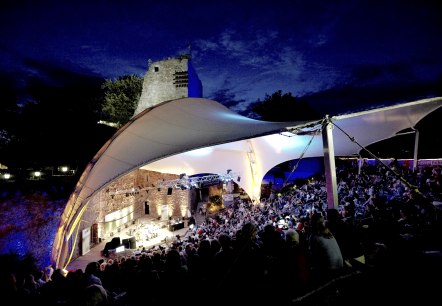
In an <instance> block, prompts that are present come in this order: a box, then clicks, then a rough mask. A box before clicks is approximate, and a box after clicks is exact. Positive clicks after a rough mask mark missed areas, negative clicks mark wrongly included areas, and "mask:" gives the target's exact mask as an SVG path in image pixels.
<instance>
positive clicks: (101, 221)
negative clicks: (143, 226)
mask: <svg viewBox="0 0 442 306" xmlns="http://www.w3.org/2000/svg"><path fill="white" fill-rule="evenodd" d="M178 178H179V176H178V175H175V174H167V173H160V172H155V171H148V170H142V169H139V170H136V171H133V172H131V173H129V174H127V175H125V176H123V177H121V178H119V179H117V180H114V181H113V182H111V183H110V184H109V185H108V186H107V187H106V188H104V189H103V190H101V191H100V192H98V193H97V194H96V195H95V196H94V197H93V198H92V199H91V201H90V202H89V204H88V207H87V209H86V211H85V213H84V214H83V216H82V222H81V223H80V228H79V231H78V233H77V235H78V236H77V243H76V247H75V251H74V257H78V256H80V255H81V254H80V253H81V252H80V249H81V241H82V239H81V232H82V230H83V229H85V228H87V227H90V228H91V232H92V234H91V235H92V237H91V244H92V245H94V244H97V243H99V241H100V239H108V238H109V237H110V235H111V233H112V234H116V233H118V231H119V230H120V231H121V230H124V227H125V226H126V225H127V224H130V223H131V222H135V221H136V220H137V219H139V218H148V219H151V220H158V221H160V220H163V221H164V219H163V218H164V215H162V212H163V209H165V207H167V215H168V217H169V218H172V219H175V218H180V219H182V218H185V217H187V211H188V210H190V207H191V205H192V203H193V202H192V201H196V198H197V196H196V190H194V189H190V190H188V189H186V190H181V189H175V188H174V189H172V193H171V194H170V195H168V189H167V188H157V187H155V186H156V183H157V182H158V181H162V180H166V181H168V180H175V179H178ZM146 205H148V206H149V211H148V214H147V213H146V210H145V207H146ZM116 211H119V212H120V215H119V216H117V217H116V218H118V220H114V221H112V222H105V216H106V215H109V214H111V213H113V212H116ZM131 212H132V213H131Z"/></svg>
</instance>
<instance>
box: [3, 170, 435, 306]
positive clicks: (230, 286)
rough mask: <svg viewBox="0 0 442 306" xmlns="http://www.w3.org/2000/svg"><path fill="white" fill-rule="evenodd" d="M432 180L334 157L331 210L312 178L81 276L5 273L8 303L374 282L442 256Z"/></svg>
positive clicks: (296, 298) (307, 291) (228, 296)
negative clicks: (426, 256)
mask: <svg viewBox="0 0 442 306" xmlns="http://www.w3.org/2000/svg"><path fill="white" fill-rule="evenodd" d="M441 177H442V173H441V167H440V166H438V165H436V166H429V167H419V168H417V169H416V170H415V171H414V170H413V169H411V168H409V167H406V166H402V165H399V164H398V163H395V162H392V163H390V164H389V165H388V166H385V165H384V164H381V163H376V164H373V165H369V164H365V165H364V166H363V167H362V168H358V165H357V164H355V163H352V162H346V163H342V164H339V165H338V169H337V184H338V199H339V205H338V207H333V208H330V207H328V204H327V194H326V185H325V184H326V181H325V178H324V176H322V175H320V176H317V177H315V178H312V179H310V180H308V181H306V183H305V184H303V185H300V186H295V185H293V186H291V187H290V188H285V191H284V192H281V193H277V192H273V193H272V194H271V195H270V196H269V197H268V198H262V199H261V201H260V203H252V202H250V201H242V200H239V201H236V202H235V203H234V204H233V205H232V206H230V207H225V208H224V209H222V210H220V211H218V212H217V213H216V214H206V215H205V216H204V221H203V222H201V223H197V224H195V225H194V226H193V227H192V229H191V230H189V232H188V233H187V235H186V236H185V237H180V238H179V239H177V240H176V241H173V242H171V243H170V244H169V245H167V246H163V245H157V246H154V247H151V248H149V249H145V248H143V249H141V250H139V251H138V252H136V253H134V254H133V255H130V256H123V257H121V258H113V259H112V258H103V259H100V260H99V261H97V262H90V263H89V264H88V265H87V267H86V268H85V269H84V271H83V270H82V269H77V270H74V271H63V270H62V269H55V270H54V269H51V268H50V267H48V269H47V271H44V270H40V269H34V270H31V271H30V270H22V271H6V270H4V271H3V272H2V279H1V281H2V284H1V288H2V289H0V290H2V291H4V292H3V293H2V294H3V296H4V297H8V300H9V301H12V303H11V305H28V304H31V303H37V302H39V303H40V302H41V304H44V305H60V304H63V305H121V306H135V305H150V304H153V303H177V304H186V305H199V304H226V303H229V304H239V303H247V304H249V303H250V304H251V303H260V304H263V303H272V304H275V305H281V304H283V305H294V304H295V303H296V302H302V301H303V297H307V296H311V295H312V294H314V293H315V292H319V289H320V288H324V286H327V285H328V284H331V283H336V280H339V279H341V280H343V279H346V278H351V279H353V280H357V279H360V278H357V277H358V275H361V274H364V273H366V274H370V275H375V276H376V277H379V274H372V273H373V272H372V271H379V269H381V268H382V269H385V268H386V266H387V265H390V264H391V263H392V262H394V261H395V262H396V263H397V264H398V265H399V263H400V264H404V263H406V264H407V265H411V264H412V260H420V258H421V257H420V256H421V254H423V253H425V252H427V251H440V249H441V246H442V244H441V239H440V238H439V234H438V231H439V229H440V217H439V214H440V212H439V209H438V206H437V205H435V203H438V201H439V200H440V196H441V192H442V189H441V183H442V179H441ZM397 258H400V259H399V260H396V259H397ZM395 271H396V270H395ZM5 272H8V273H5ZM371 281H373V278H370V282H371ZM365 284H366V285H369V284H368V283H365ZM342 290H343V289H341V291H342ZM367 290H369V289H367ZM334 293H336V292H334ZM375 293H376V292H375ZM375 293H373V294H375ZM352 296H353V295H352ZM306 300H307V298H305V299H304V301H306ZM341 302H342V300H341ZM328 304H330V301H328Z"/></svg>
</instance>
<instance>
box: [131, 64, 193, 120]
mask: <svg viewBox="0 0 442 306" xmlns="http://www.w3.org/2000/svg"><path fill="white" fill-rule="evenodd" d="M187 97H199V98H200V97H202V85H201V81H200V80H199V78H198V76H197V74H196V72H195V69H193V66H192V65H191V63H190V59H189V57H188V56H180V57H177V58H169V59H166V60H161V61H157V62H153V63H151V62H150V63H149V67H148V71H147V73H146V74H145V76H144V81H143V89H142V92H141V96H140V100H139V101H138V105H137V108H136V110H135V113H134V115H136V114H138V113H141V112H142V111H143V110H145V109H146V108H149V107H152V106H154V105H156V104H159V103H161V102H164V101H169V100H174V99H179V98H187Z"/></svg>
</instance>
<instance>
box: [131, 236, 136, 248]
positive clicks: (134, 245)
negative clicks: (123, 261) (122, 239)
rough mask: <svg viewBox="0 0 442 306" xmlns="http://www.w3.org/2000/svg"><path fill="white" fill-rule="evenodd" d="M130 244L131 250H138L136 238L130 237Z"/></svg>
mask: <svg viewBox="0 0 442 306" xmlns="http://www.w3.org/2000/svg"><path fill="white" fill-rule="evenodd" d="M129 242H130V248H131V249H136V248H137V240H136V239H135V237H130V238H129Z"/></svg>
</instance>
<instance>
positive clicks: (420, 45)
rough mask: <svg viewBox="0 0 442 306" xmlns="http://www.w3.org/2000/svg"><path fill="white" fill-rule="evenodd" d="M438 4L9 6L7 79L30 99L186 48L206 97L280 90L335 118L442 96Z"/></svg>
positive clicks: (241, 106) (141, 68)
mask: <svg viewBox="0 0 442 306" xmlns="http://www.w3.org/2000/svg"><path fill="white" fill-rule="evenodd" d="M437 3H438V1H427V0H419V1H400V0H397V1H396V0H393V1H391V0H387V1H293V0H290V1H115V0H110V1H104V0H103V1H90V0H88V1H83V0H75V1H8V2H7V3H6V4H5V3H3V4H1V10H0V23H1V26H0V38H1V39H0V45H1V47H0V57H1V59H2V60H1V61H0V80H2V83H3V86H8V88H10V89H13V93H12V94H13V95H14V96H15V97H17V98H18V100H17V101H19V102H24V101H29V100H33V99H34V98H33V97H32V94H30V93H29V86H35V84H39V85H42V84H43V85H44V86H45V88H46V89H48V88H49V90H50V88H58V87H63V86H64V85H65V84H72V83H76V82H77V83H79V84H84V83H94V82H95V83H102V82H103V80H104V79H115V78H117V77H119V76H122V75H128V74H136V75H139V76H143V75H144V74H145V73H146V71H147V62H148V60H149V59H150V60H153V61H156V60H161V59H164V58H167V57H173V56H177V55H179V54H183V53H186V52H188V51H189V46H190V50H191V55H192V60H193V64H194V67H195V69H196V71H197V73H198V75H199V77H200V79H201V81H202V83H203V88H204V97H206V98H214V97H216V98H217V101H219V102H221V103H224V104H225V105H227V106H228V107H229V108H231V109H232V110H234V111H237V112H238V113H242V114H247V111H248V107H249V106H250V103H252V102H255V101H256V100H257V99H263V98H264V97H265V95H266V94H272V93H273V92H275V91H277V90H282V91H283V92H291V93H292V94H293V95H294V96H296V97H302V98H305V99H306V100H307V101H308V102H309V103H310V104H311V105H312V106H313V107H316V108H318V109H321V111H322V112H329V113H332V114H334V113H337V112H347V111H351V110H353V109H358V108H359V107H365V106H367V105H369V106H372V105H383V104H391V103H396V102H402V101H407V102H408V101H413V100H415V99H418V98H422V97H429V96H436V95H438V92H437V90H436V88H437V82H439V83H440V79H441V73H442V57H441V56H440V55H441V54H442V39H441V37H442V10H440V8H439V7H438V4H437ZM439 87H440V85H439ZM439 95H440V92H439ZM34 100H35V99H34ZM60 103H63V101H60Z"/></svg>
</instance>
